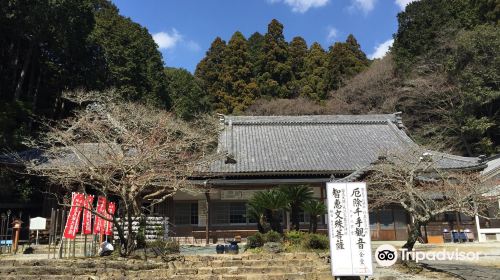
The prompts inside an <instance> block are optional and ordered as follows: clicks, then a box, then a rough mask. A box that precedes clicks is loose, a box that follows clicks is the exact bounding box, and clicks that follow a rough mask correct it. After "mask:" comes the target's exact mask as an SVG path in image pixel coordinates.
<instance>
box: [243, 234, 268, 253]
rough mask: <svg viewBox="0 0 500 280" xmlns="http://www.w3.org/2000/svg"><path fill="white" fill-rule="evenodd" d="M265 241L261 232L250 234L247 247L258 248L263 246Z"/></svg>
mask: <svg viewBox="0 0 500 280" xmlns="http://www.w3.org/2000/svg"><path fill="white" fill-rule="evenodd" d="M264 243H265V239H264V235H263V234H262V233H260V232H257V233H256V234H254V235H250V236H249V237H247V244H246V245H245V248H252V249H253V248H258V247H262V246H263V245H264Z"/></svg>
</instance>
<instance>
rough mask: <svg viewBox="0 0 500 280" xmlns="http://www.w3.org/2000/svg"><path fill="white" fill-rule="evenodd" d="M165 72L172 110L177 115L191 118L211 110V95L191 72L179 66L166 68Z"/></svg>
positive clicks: (187, 118)
mask: <svg viewBox="0 0 500 280" xmlns="http://www.w3.org/2000/svg"><path fill="white" fill-rule="evenodd" d="M164 72H165V76H166V81H167V84H168V87H167V91H168V93H169V96H170V99H171V102H172V110H173V111H174V112H175V114H176V115H177V116H179V117H181V118H183V119H186V120H189V119H192V118H193V117H195V116H196V115H198V114H202V113H206V112H208V111H210V110H211V100H210V97H209V96H208V95H206V94H205V93H204V92H203V90H202V89H201V86H200V85H199V82H198V80H196V79H195V77H194V76H193V75H192V74H191V73H189V72H188V71H187V70H184V69H178V68H165V70H164Z"/></svg>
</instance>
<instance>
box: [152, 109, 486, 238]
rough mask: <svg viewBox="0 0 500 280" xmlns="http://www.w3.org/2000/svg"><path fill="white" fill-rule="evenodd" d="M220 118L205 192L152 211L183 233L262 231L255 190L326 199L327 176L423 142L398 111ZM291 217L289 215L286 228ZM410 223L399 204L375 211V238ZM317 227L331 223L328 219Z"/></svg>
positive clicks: (352, 175)
mask: <svg viewBox="0 0 500 280" xmlns="http://www.w3.org/2000/svg"><path fill="white" fill-rule="evenodd" d="M220 123H221V133H220V136H219V146H218V149H219V151H220V152H222V153H224V154H225V155H226V156H225V158H224V159H222V160H219V161H217V162H215V163H213V164H212V165H211V167H210V168H209V170H205V171H204V172H202V173H200V175H199V176H198V177H197V178H193V181H194V182H195V183H197V184H199V185H200V186H204V188H203V190H204V191H203V192H199V193H177V194H176V195H175V196H174V197H173V198H170V199H169V200H167V201H165V202H163V203H162V204H159V205H156V206H155V207H154V208H153V212H154V213H157V214H159V215H166V216H169V217H170V220H171V221H172V223H173V224H174V225H175V229H174V232H175V234H176V236H178V237H179V238H186V239H190V240H191V241H194V242H205V241H210V242H212V241H215V240H217V239H221V238H233V237H234V236H235V235H240V236H242V237H245V236H248V235H250V234H253V233H255V232H256V231H257V228H256V221H253V220H252V219H251V218H250V217H249V216H248V215H247V201H248V199H249V198H250V197H251V196H252V195H253V194H254V193H255V192H257V191H259V190H263V189H269V188H273V187H277V186H280V185H308V186H310V187H311V189H312V190H313V191H314V197H315V198H316V199H318V200H321V201H324V200H325V199H326V194H325V183H326V182H328V181H330V180H332V179H341V178H344V179H345V180H348V181H356V180H358V179H359V176H360V172H359V171H360V170H362V169H363V168H364V167H367V166H369V165H370V164H372V163H374V162H375V161H377V159H379V157H380V156H382V155H384V154H386V153H390V152H395V151H404V150H407V149H411V148H418V145H417V144H416V143H415V142H414V141H413V140H412V139H411V138H410V137H409V136H408V135H407V134H406V133H405V127H404V125H403V122H402V120H401V116H400V113H394V114H380V115H323V116H222V117H221V119H220ZM432 156H433V160H434V161H435V162H436V164H437V166H438V167H439V168H441V169H447V170H449V169H453V170H478V171H479V170H481V169H483V168H484V167H485V164H484V163H483V159H482V158H473V157H460V156H454V155H449V154H444V153H438V152H432ZM368 187H369V186H368ZM205 190H206V191H205ZM449 217H451V218H453V219H454V218H455V217H456V215H455V213H450V216H449ZM287 220H288V219H287V217H286V216H285V215H284V216H283V222H284V225H285V227H286V226H288V224H287ZM301 222H303V224H304V229H305V228H307V224H308V222H309V217H308V215H307V214H302V215H301ZM447 223H448V224H447V225H448V226H449V225H450V224H449V222H448V221H447ZM408 224H409V217H408V214H407V213H406V212H405V211H404V210H403V209H402V208H399V207H391V206H388V207H387V208H385V209H380V210H377V211H372V212H371V213H370V227H371V235H372V240H405V239H406V238H407V234H408ZM472 228H474V227H473V226H472ZM319 230H320V231H326V230H327V229H326V224H325V219H324V218H323V219H322V221H321V222H320V225H319Z"/></svg>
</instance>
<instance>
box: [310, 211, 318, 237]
mask: <svg viewBox="0 0 500 280" xmlns="http://www.w3.org/2000/svg"><path fill="white" fill-rule="evenodd" d="M317 229H318V217H317V216H312V215H311V221H310V223H309V232H310V233H316V231H317Z"/></svg>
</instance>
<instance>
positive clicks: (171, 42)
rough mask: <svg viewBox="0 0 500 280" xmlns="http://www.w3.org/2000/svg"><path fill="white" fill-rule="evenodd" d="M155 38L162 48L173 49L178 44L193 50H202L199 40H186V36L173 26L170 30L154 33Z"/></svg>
mask: <svg viewBox="0 0 500 280" xmlns="http://www.w3.org/2000/svg"><path fill="white" fill-rule="evenodd" d="M153 40H154V41H155V42H156V44H157V45H158V48H159V49H161V50H162V49H163V50H170V51H171V50H173V49H174V48H175V47H177V46H180V47H184V48H187V49H188V50H190V51H193V52H199V51H200V50H201V47H200V45H199V44H198V43H197V42H195V41H192V40H187V41H186V40H184V36H183V35H182V34H181V33H179V31H177V29H175V28H172V30H171V31H170V32H164V31H162V32H158V33H155V34H153Z"/></svg>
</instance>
